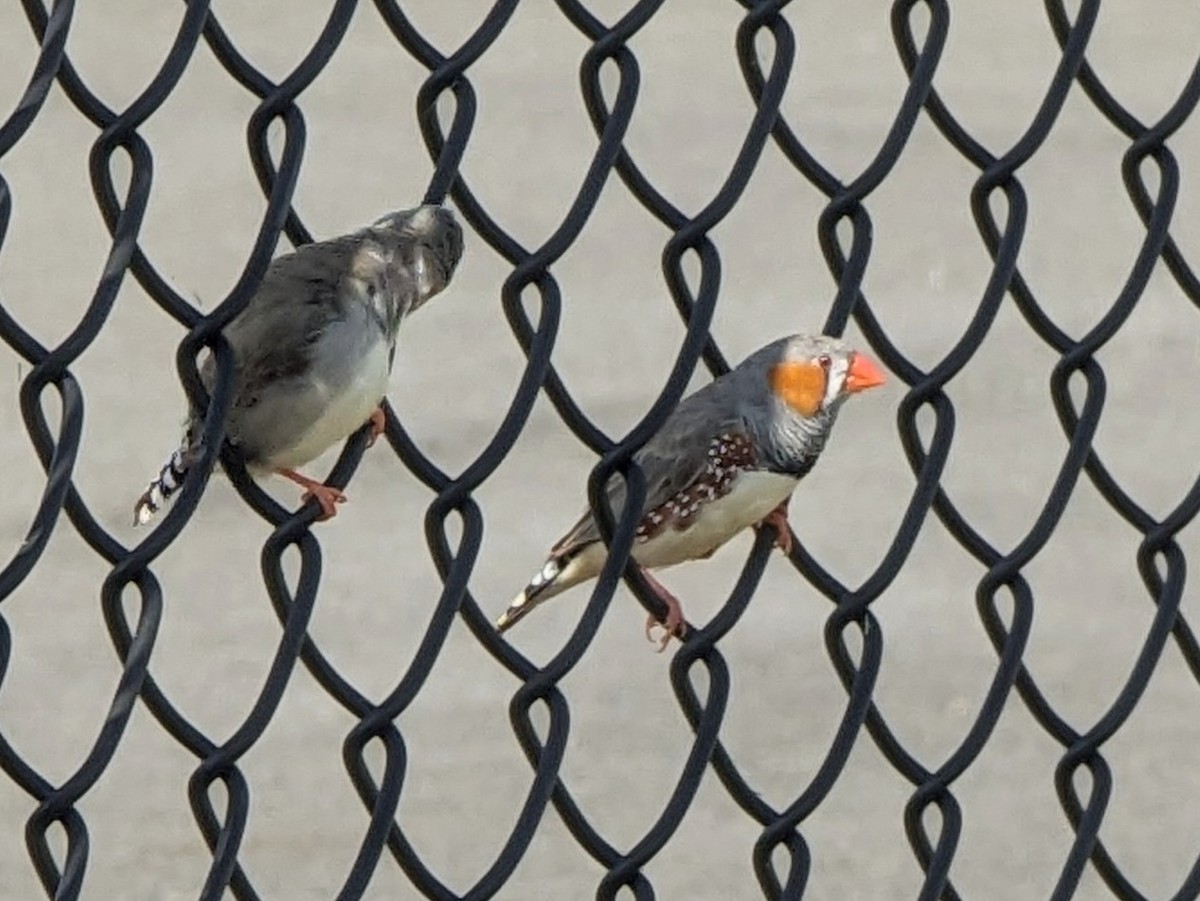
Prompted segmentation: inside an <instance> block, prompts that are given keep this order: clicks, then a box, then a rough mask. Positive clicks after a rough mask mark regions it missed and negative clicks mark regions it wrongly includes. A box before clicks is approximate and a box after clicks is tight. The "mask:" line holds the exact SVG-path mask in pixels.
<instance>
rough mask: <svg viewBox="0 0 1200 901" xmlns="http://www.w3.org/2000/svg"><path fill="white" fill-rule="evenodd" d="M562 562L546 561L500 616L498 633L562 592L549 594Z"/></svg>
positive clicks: (556, 560)
mask: <svg viewBox="0 0 1200 901" xmlns="http://www.w3.org/2000/svg"><path fill="white" fill-rule="evenodd" d="M563 562H564V561H563V560H561V559H556V558H554V557H551V558H550V559H549V560H547V561H546V565H545V566H543V567H542V568H541V569H540V570H539V571H538V574H537V575H536V576H534V577H533V579H532V580H531V581H530V583H529V584H528V585H526V586H525V588H524V590H522V591H521V593H520V594H518V595H517V596H516V597H515V598H513V599H512V601H511V602H510V603H509V605H508V609H507V610H505V611H504V612H503V613H502V614H500V618H499V619H497V620H496V629H497V630H498V631H500V632H507V631H508V630H509V629H511V628H512V627H513V626H514V625H516V624H517V623H518V622H520V621H521V620H522V619H524V618H525V617H526V616H528V615H529V612H530V611H531V610H533V608H534V607H536V606H537V605H538V604H540V603H541V602H542V601H546V600H549V599H550V598H552V597H554V595H556V594H558V591H562V590H563V589H562V588H560V589H559V590H558V591H554V592H550V589H551V588H553V587H555V582H556V580H557V579H558V577H559V576H560V575H561V574H562V570H563V566H562V565H563ZM548 592H549V593H548Z"/></svg>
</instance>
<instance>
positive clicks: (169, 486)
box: [133, 441, 189, 526]
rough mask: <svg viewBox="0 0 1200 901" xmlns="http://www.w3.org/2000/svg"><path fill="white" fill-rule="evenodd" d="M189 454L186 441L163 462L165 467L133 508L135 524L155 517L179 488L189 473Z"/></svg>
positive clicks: (144, 522)
mask: <svg viewBox="0 0 1200 901" xmlns="http://www.w3.org/2000/svg"><path fill="white" fill-rule="evenodd" d="M188 456H189V454H188V444H187V442H186V441H185V442H184V443H183V444H182V445H180V446H179V447H178V448H176V449H175V452H174V453H173V454H171V456H170V457H169V458H168V459H167V462H166V463H164V464H163V468H162V469H161V470H159V473H158V475H157V476H155V477H154V479H153V481H151V482H150V485H149V487H148V488H147V489H146V490H145V492H144V493H143V494H142V496H141V497H140V498H138V502H137V503H136V504H135V505H134V508H133V524H134V525H135V526H144V525H146V523H148V522H150V520H152V519H154V515H155V514H156V513H158V511H159V510H161V509H162V507H163V505H164V504H165V503H166V502H167V501H168V500H169V499H170V497H171V495H173V494H174V493H175V492H176V491H178V490H179V487H180V486H181V485H182V484H183V479H184V476H186V475H187V471H188Z"/></svg>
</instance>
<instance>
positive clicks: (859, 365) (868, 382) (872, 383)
mask: <svg viewBox="0 0 1200 901" xmlns="http://www.w3.org/2000/svg"><path fill="white" fill-rule="evenodd" d="M886 381H887V379H885V378H884V377H883V373H882V372H881V371H880V369H879V367H878V366H877V365H876V364H875V363H874V362H873V361H872V360H871V358H870V357H868V356H866V355H865V354H860V353H858V352H857V351H855V354H854V358H853V359H852V360H851V361H850V369H849V370H848V371H847V372H846V391H847V392H849V393H850V394H857V393H858V392H859V391H866V390H867V389H868V388H877V387H879V386H880V385H882V384H883V383H884V382H886Z"/></svg>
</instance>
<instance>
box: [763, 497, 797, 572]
mask: <svg viewBox="0 0 1200 901" xmlns="http://www.w3.org/2000/svg"><path fill="white" fill-rule="evenodd" d="M788 500H791V498H788V499H787V500H785V501H783V503H781V504H780V505H779V506H778V507H776V508H775V509H774V510H772V511H771V512H770V513H768V514H767V515H766V516H764V517H763V518H762V519H761V520H759V522H758V528H762V527H763V526H774V527H775V546H776V547H777V548H779V549H780V550H781V551H783V553H784V556H787V557H790V556H792V527H791V524H790V523H788V518H787V508H788Z"/></svg>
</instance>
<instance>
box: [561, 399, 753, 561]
mask: <svg viewBox="0 0 1200 901" xmlns="http://www.w3.org/2000/svg"><path fill="white" fill-rule="evenodd" d="M731 387H732V386H731V385H729V384H728V382H727V381H724V380H722V381H716V382H711V383H710V384H708V385H706V386H705V387H704V388H701V389H700V390H699V391H697V392H696V393H695V394H692V395H690V396H689V397H686V398H684V399H683V400H682V401H680V403H679V406H678V407H676V408H675V410H674V412H673V413H671V415H670V416H669V417H667V421H666V422H665V423H663V427H662V428H661V429H659V430H658V432H656V433H655V434H654V436H653V437H652V438H651V439H650V440H649V441H647V442H646V443H645V445H643V446H642V449H641V450H639V451H638V452H637V453H636V454H634V455H633V458H634V460H636V461H637V463H638V465H639V466H640V467H641V468H642V472H643V473H644V475H645V478H646V503H645V504H643V506H642V510H641V513H642V514H643V515H644V514H645V513H646V512H648V511H650V510H653V509H654V508H655V507H657V506H659V505H660V504H662V503H665V502H666V501H667V500H669V499H670V498H671V497H672V496H674V495H675V494H677V493H678V492H679V491H681V490H683V489H684V488H686V487H687V486H688V485H690V484H691V483H692V482H694V481H695V480H696V478H697V477H698V476H699V475H700V474H701V473H702V472H703V471H704V468H705V465H706V464H707V460H708V447H709V444H710V442H711V441H712V439H713V438H715V437H716V436H717V435H719V434H721V432H723V431H726V430H728V429H737V428H739V427H740V426H741V423H742V420H741V415H740V412H739V411H738V409H737V406H736V404H735V403H734V402H733V401H734V397H733V392H732V391H731V390H730V389H731ZM608 500H609V503H610V504H611V505H612V509H613V514H614V515H620V513H621V510H622V508H623V507H624V506H625V481H624V479H622V478H621V477H620V476H613V478H612V479H611V480H610V481H609V485H608ZM599 540H600V527H599V526H598V525H597V524H596V520H595V517H593V516H592V512H591V510H590V509H589V510H588V511H587V512H585V513H584V514H583V516H582V517H581V518H580V519H579V521H578V522H577V523H576V524H575V525H574V526H573V527H572V528H571V530H570V531H569V532H567V534H566V535H564V536H563V537H562V538H561V539H559V541H558V543H557V544H555V545H554V547H553V549H552V550H551V555H552V556H557V555H561V554H565V553H570V552H572V551H576V550H578V549H579V548H581V547H583V546H584V545H588V544H591V543H592V542H594V541H599Z"/></svg>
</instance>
